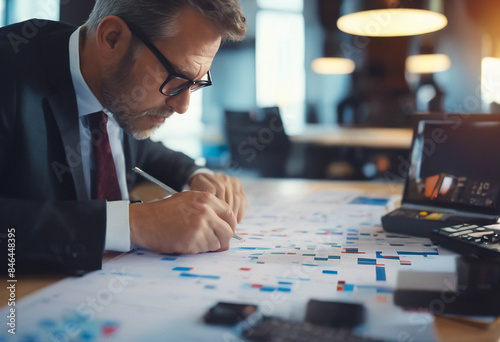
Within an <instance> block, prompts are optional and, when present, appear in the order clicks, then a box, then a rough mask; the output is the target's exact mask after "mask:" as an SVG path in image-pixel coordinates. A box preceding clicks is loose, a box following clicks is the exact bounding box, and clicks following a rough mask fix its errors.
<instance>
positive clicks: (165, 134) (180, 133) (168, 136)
mask: <svg viewBox="0 0 500 342" xmlns="http://www.w3.org/2000/svg"><path fill="white" fill-rule="evenodd" d="M202 100H203V90H199V91H197V92H195V93H192V94H191V102H190V105H189V110H188V111H187V112H186V113H185V114H182V115H179V114H174V115H172V116H171V117H170V118H168V119H167V120H166V121H165V123H164V124H163V125H162V126H161V127H160V128H159V129H158V130H157V131H156V132H155V133H154V135H153V136H152V137H151V139H152V140H154V141H161V142H162V143H163V145H165V146H167V147H168V148H171V149H173V150H176V151H181V152H183V153H185V154H187V155H188V156H190V157H191V158H193V159H195V160H196V161H197V162H198V164H200V165H203V164H204V161H203V160H201V159H198V158H201V156H202V151H201V139H200V136H201V135H202V134H203V124H202V122H201V114H202Z"/></svg>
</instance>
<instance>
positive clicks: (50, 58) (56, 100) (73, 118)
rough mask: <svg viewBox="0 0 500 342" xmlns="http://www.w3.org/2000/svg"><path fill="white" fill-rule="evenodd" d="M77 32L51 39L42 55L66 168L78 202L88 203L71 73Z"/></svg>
mask: <svg viewBox="0 0 500 342" xmlns="http://www.w3.org/2000/svg"><path fill="white" fill-rule="evenodd" d="M74 30H75V29H74V28H70V29H67V30H61V31H58V32H57V33H54V34H52V35H49V37H47V40H46V44H44V46H43V48H42V49H43V50H42V51H43V52H42V55H43V58H44V59H45V65H47V74H48V78H49V83H50V84H51V85H52V86H53V87H54V92H52V94H51V95H49V96H48V97H47V102H48V104H49V106H50V109H51V110H52V113H53V115H54V119H55V121H56V122H57V126H58V128H59V131H60V134H61V138H62V142H63V146H64V151H65V153H66V161H67V165H66V166H67V167H69V169H70V170H71V174H72V177H73V182H74V185H75V191H76V196H77V199H78V200H85V199H88V194H87V189H86V187H85V178H84V176H83V166H82V158H81V155H82V154H81V153H82V151H81V148H80V147H81V144H80V128H79V121H78V120H79V118H78V108H77V106H76V96H75V90H74V87H73V82H72V80H71V74H70V69H69V47H68V46H69V37H70V35H71V33H72V31H74ZM54 56H59V58H54Z"/></svg>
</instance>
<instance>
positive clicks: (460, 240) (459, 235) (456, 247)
mask: <svg viewBox="0 0 500 342" xmlns="http://www.w3.org/2000/svg"><path fill="white" fill-rule="evenodd" d="M431 239H432V240H433V241H435V242H437V243H438V244H440V245H441V246H443V247H445V248H448V249H450V250H452V251H454V252H457V253H460V254H474V255H476V256H478V257H482V258H488V257H489V258H491V257H493V258H500V223H496V224H490V225H485V226H483V225H477V224H470V223H464V224H458V225H454V226H450V227H444V228H439V229H435V230H434V231H433V235H432V237H431Z"/></svg>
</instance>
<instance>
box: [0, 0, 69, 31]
mask: <svg viewBox="0 0 500 342" xmlns="http://www.w3.org/2000/svg"><path fill="white" fill-rule="evenodd" d="M0 1H1V3H0V7H2V5H4V15H3V22H2V25H8V24H13V23H17V22H20V21H24V20H27V19H32V18H38V19H50V20H59V4H60V0H38V1H34V0H0Z"/></svg>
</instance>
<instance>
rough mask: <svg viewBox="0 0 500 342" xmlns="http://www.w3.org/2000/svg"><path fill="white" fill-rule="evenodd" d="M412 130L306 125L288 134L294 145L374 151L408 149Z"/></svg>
mask: <svg viewBox="0 0 500 342" xmlns="http://www.w3.org/2000/svg"><path fill="white" fill-rule="evenodd" d="M412 137H413V130H412V129H409V128H351V127H340V126H327V125H306V126H304V128H303V129H302V130H300V131H298V132H297V133H291V134H290V140H291V141H292V142H294V143H308V144H314V145H318V146H347V147H366V148H374V149H377V148H378V149H409V148H410V147H411V142H412Z"/></svg>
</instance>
